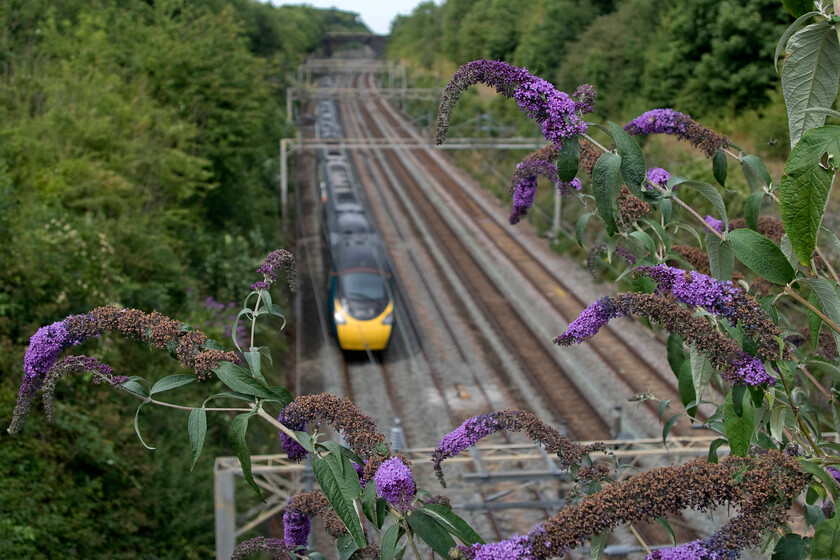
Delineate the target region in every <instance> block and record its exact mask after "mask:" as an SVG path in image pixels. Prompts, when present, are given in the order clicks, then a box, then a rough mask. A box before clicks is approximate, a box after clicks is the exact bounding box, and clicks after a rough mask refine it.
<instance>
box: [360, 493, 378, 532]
mask: <svg viewBox="0 0 840 560" xmlns="http://www.w3.org/2000/svg"><path fill="white" fill-rule="evenodd" d="M361 501H362V511H363V512H364V513H365V516H366V517H367V518H368V519H369V520H370V522H371V523H373V524H374V525H376V526H377V527H380V528H381V527H382V524H381V523H380V522H379V518H378V517H377V515H376V485H375V484H368V485H367V486H365V489H364V490H363V491H362V500H361Z"/></svg>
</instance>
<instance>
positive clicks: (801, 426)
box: [779, 373, 823, 455]
mask: <svg viewBox="0 0 840 560" xmlns="http://www.w3.org/2000/svg"><path fill="white" fill-rule="evenodd" d="M779 377H780V378H781V380H782V385H784V388H785V394H786V395H787V398H788V403H789V405H790V409H791V410H793V415H794V416H795V417H796V423H797V424H799V429H800V430H802V433H803V434H804V435H805V437H806V438H807V439H808V443H809V444H811V448H812V449H813V450H814V451H816V452H817V453H819V454H820V455H822V454H823V452H822V450H821V449H820V448H819V446H818V445H817V443H816V442H815V441H814V440H813V439H812V438H811V434H810V432H808V429H807V428H806V427H805V423H804V422H803V421H802V418H801V417H800V416H799V407H798V406H796V403H794V402H793V395H791V393H790V387H788V384H787V381H786V380H785V375H784V373H782V374H781V375H780V376H779Z"/></svg>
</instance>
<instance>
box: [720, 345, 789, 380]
mask: <svg viewBox="0 0 840 560" xmlns="http://www.w3.org/2000/svg"><path fill="white" fill-rule="evenodd" d="M732 365H733V367H732V368H731V369H729V370H724V371H723V372H722V373H721V377H723V378H724V379H725V380H726V381H729V382H730V383H742V384H744V385H750V386H753V385H761V384H762V383H767V384H768V385H775V384H776V378H775V377H773V376H772V375H770V374H769V373H767V370H766V369H765V367H764V363H763V362H762V361H761V360H759V359H758V358H754V357H753V356H750V355H749V354H747V353H746V352H741V353H739V355H738V356H737V357H736V358H735V360H733V362H732Z"/></svg>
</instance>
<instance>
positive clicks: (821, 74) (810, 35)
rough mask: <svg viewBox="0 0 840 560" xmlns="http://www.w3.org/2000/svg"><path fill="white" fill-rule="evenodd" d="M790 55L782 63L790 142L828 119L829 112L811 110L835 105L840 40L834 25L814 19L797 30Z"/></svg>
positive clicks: (796, 140)
mask: <svg viewBox="0 0 840 560" xmlns="http://www.w3.org/2000/svg"><path fill="white" fill-rule="evenodd" d="M787 52H788V53H789V56H788V57H787V58H786V59H785V63H784V66H782V93H784V96H785V105H786V106H787V112H788V123H789V127H790V146H791V148H794V147H796V145H797V143H798V142H799V140H800V138H801V137H802V135H803V134H804V133H805V132H807V131H808V130H811V129H813V128H817V127H819V126H822V125H823V123H825V114H820V113H818V112H808V111H807V110H808V109H810V108H813V107H831V105H832V104H833V103H834V99H835V98H836V97H837V89H838V83H840V44H838V42H837V32H836V30H835V28H834V25H832V24H830V23H828V22H820V23H812V24H811V25H808V26H806V27H804V28H803V29H800V30H799V31H797V32H796V33H795V34H794V35H793V37H791V38H790V41H789V42H788V44H787Z"/></svg>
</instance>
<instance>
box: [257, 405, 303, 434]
mask: <svg viewBox="0 0 840 560" xmlns="http://www.w3.org/2000/svg"><path fill="white" fill-rule="evenodd" d="M257 414H258V415H260V416H261V417H262V418H263V419H264V420H265V421H266V422H268V423H269V424H271V425H272V426H274V427H275V428H277V429H278V430H280V431H281V432H283V433H284V434H286V435H287V436H289V437H290V438H293V439H294V440H295V441H297V436H295V433H294V432H293V431H292V430H290V429H289V428H287V427H286V426H284V425H283V424H281V423H280V422H278V420H277V419H276V418H275V417H273V416H272V415H271V414H269V413H268V412H266V411H265V410H263V409H262V408H257Z"/></svg>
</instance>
